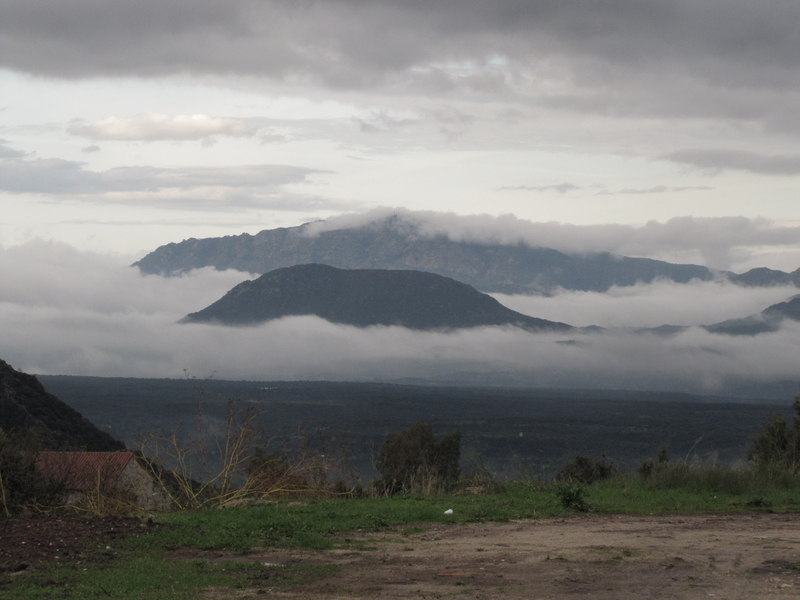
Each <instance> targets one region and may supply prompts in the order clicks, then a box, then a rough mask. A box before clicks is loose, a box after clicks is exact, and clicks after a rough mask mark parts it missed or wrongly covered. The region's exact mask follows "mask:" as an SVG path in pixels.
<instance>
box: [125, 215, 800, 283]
mask: <svg viewBox="0 0 800 600" xmlns="http://www.w3.org/2000/svg"><path fill="white" fill-rule="evenodd" d="M312 225H313V224H310V223H306V224H305V225H301V226H299V227H290V228H280V229H269V230H264V231H261V232H260V233H257V234H256V235H250V234H246V233H245V234H242V235H236V236H226V237H221V238H205V239H194V238H192V239H188V240H184V241H182V242H180V243H172V244H167V245H165V246H161V247H160V248H158V249H156V250H155V251H153V252H151V253H150V254H148V255H147V256H145V257H144V258H142V259H141V260H140V261H138V262H136V263H134V266H137V267H139V269H140V270H141V271H142V273H147V274H158V275H173V274H179V273H183V272H186V271H190V270H192V269H197V268H202V267H209V266H211V267H214V268H216V269H218V270H225V269H237V270H239V271H245V272H249V273H267V272H269V271H272V270H275V269H279V268H283V267H289V266H293V265H299V264H309V263H317V264H325V265H330V266H333V267H339V268H343V269H409V270H419V271H427V272H430V273H436V274H438V275H443V276H445V277H451V278H452V279H455V280H457V281H461V282H463V283H468V284H469V285H472V286H473V287H475V288H476V289H478V290H481V291H483V292H490V293H491V292H499V293H507V294H520V293H522V294H524V293H547V292H548V291H551V290H554V289H556V288H559V287H560V288H564V289H567V290H582V291H598V292H605V291H607V290H608V289H609V288H611V287H612V286H615V285H616V286H630V285H634V284H636V283H637V282H644V283H649V282H652V281H653V280H654V279H657V278H661V279H666V280H670V281H675V282H678V283H686V282H689V281H691V280H692V279H699V280H702V281H709V280H712V279H715V278H726V277H727V278H728V279H730V280H731V281H733V282H735V283H738V284H740V285H746V286H772V285H787V284H794V285H796V286H798V287H800V269H798V270H797V271H794V272H793V273H784V272H783V271H775V270H772V269H764V268H760V269H753V270H751V271H748V272H747V273H744V274H742V275H736V274H734V273H718V272H714V271H711V270H710V269H707V268H706V267H703V266H698V265H680V264H672V263H667V262H664V261H660V260H652V259H647V258H630V257H623V256H617V255H613V254H610V253H608V252H601V253H590V254H581V255H577V254H576V255H570V254H565V253H563V252H559V251H558V250H553V249H551V248H541V247H538V248H534V247H530V246H526V245H522V244H517V245H501V244H481V243H472V242H457V241H453V240H450V239H449V238H447V237H446V236H444V235H438V236H435V237H425V236H424V235H421V234H419V233H418V232H417V231H416V230H415V229H414V227H413V225H410V224H409V223H407V222H404V221H403V220H402V219H401V218H399V217H390V218H388V219H385V220H384V221H380V222H376V223H372V224H370V225H367V226H362V227H357V228H352V229H339V230H335V231H323V232H321V233H318V234H313V228H312Z"/></svg>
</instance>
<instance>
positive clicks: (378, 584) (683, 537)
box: [215, 513, 800, 600]
mask: <svg viewBox="0 0 800 600" xmlns="http://www.w3.org/2000/svg"><path fill="white" fill-rule="evenodd" d="M348 539H350V540H351V543H350V549H344V550H336V551H332V552H320V553H313V552H303V553H287V552H285V551H269V550H265V551H263V552H260V553H258V560H263V562H268V563H272V564H278V565H280V564H286V563H297V562H306V563H309V562H310V563H335V564H340V565H342V571H341V576H340V577H337V578H332V579H327V580H322V581H318V582H316V583H314V584H311V585H310V586H307V587H305V588H304V589H303V590H302V592H292V593H287V592H278V591H273V590H270V589H269V587H268V586H265V587H264V588H263V589H259V590H249V592H251V593H252V592H256V593H260V594H262V596H261V597H277V598H287V599H295V598H309V599H314V598H319V599H330V600H339V599H345V598H422V599H430V598H478V599H483V598H485V599H488V598H506V599H518V598H519V599H521V598H525V599H526V600H527V599H537V600H545V599H553V600H556V599H558V600H561V599H564V600H566V599H570V600H571V599H573V598H602V599H609V600H610V599H615V600H616V599H620V598H637V599H639V598H659V599H662V598H663V599H669V598H676V599H677V598H680V599H694V598H704V599H707V598H725V599H728V600H732V599H739V598H741V599H747V600H757V599H760V598H793V597H794V598H800V515H794V514H791V515H787V514H766V513H760V514H745V515H714V516H674V517H630V516H588V517H577V518H574V519H569V520H566V521H562V520H543V521H524V522H512V523H503V524H496V523H491V524H480V525H473V526H466V527H448V526H423V527H420V528H419V530H418V531H416V532H409V531H408V530H405V532H404V531H403V530H402V529H396V530H392V531H389V532H386V531H384V532H381V533H378V534H364V535H358V536H353V535H352V534H349V535H348ZM353 548H356V549H353ZM251 558H253V557H251ZM274 568H276V569H279V568H281V567H279V566H276V567H274ZM215 597H219V596H216V595H215Z"/></svg>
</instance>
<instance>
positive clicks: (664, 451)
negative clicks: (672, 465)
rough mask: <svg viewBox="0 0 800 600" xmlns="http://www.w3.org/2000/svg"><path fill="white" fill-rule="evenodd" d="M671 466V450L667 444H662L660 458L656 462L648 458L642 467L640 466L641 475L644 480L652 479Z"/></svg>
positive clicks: (659, 450) (659, 451) (659, 449)
mask: <svg viewBox="0 0 800 600" xmlns="http://www.w3.org/2000/svg"><path fill="white" fill-rule="evenodd" d="M667 464H669V448H668V447H667V445H666V444H661V446H659V448H658V456H657V457H656V459H655V460H653V459H652V458H648V459H647V460H645V461H644V462H643V463H642V464H641V465H639V475H641V476H642V478H643V479H650V477H651V476H652V475H653V474H654V473H657V472H658V471H659V470H661V469H663V468H664V467H665V466H666V465H667Z"/></svg>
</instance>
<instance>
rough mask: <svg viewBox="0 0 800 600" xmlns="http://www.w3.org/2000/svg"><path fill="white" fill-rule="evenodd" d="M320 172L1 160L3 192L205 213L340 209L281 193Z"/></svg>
mask: <svg viewBox="0 0 800 600" xmlns="http://www.w3.org/2000/svg"><path fill="white" fill-rule="evenodd" d="M0 148H2V147H1V146H0ZM12 156H14V155H12ZM319 172H320V171H315V170H312V169H306V168H302V167H292V166H285V165H242V166H235V167H175V168H166V167H150V166H142V167H116V168H112V169H108V170H107V171H99V172H97V171H90V170H88V169H86V168H85V166H84V165H83V164H82V163H78V162H74V161H68V160H62V159H57V158H50V159H41V158H40V159H29V160H23V159H19V158H11V159H6V160H0V191H5V192H14V193H33V194H50V195H64V194H69V195H72V196H78V197H81V198H82V199H85V200H91V201H100V200H102V201H103V202H119V203H132V204H141V203H145V202H148V201H150V202H154V203H156V204H160V203H167V204H169V205H170V206H171V207H176V206H183V207H185V208H203V209H209V208H211V209H213V207H214V206H218V207H219V208H222V207H225V208H231V207H235V206H245V205H259V204H260V205H265V206H270V207H271V208H275V209H282V208H291V209H298V208H306V209H313V208H320V207H324V206H336V202H335V201H329V200H322V199H320V198H316V197H312V196H303V195H300V194H290V193H288V192H284V191H283V190H281V186H283V185H287V184H293V183H302V182H304V181H306V179H307V178H308V176H309V175H311V174H313V173H319Z"/></svg>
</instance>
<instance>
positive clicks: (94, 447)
mask: <svg viewBox="0 0 800 600" xmlns="http://www.w3.org/2000/svg"><path fill="white" fill-rule="evenodd" d="M0 429H2V430H3V431H4V432H6V433H10V434H14V433H25V432H28V431H33V432H34V433H35V435H36V436H37V439H38V441H39V443H41V445H42V447H43V448H45V449H48V450H86V451H92V452H105V451H113V450H124V449H125V445H124V444H123V443H122V442H119V441H117V440H115V439H114V438H113V437H111V436H110V435H109V434H107V433H105V432H103V431H100V430H99V429H98V428H97V427H95V426H94V425H92V424H91V423H90V422H89V421H87V420H86V419H84V418H83V417H82V416H81V414H80V413H79V412H77V411H76V410H74V409H73V408H70V407H69V406H67V405H66V404H64V403H63V402H62V401H61V400H59V399H58V398H56V397H55V396H53V395H52V394H49V393H48V392H47V391H46V390H45V389H44V387H43V386H42V384H41V383H39V381H38V380H37V379H36V377H34V376H33V375H28V374H27V373H22V372H20V371H16V370H15V369H13V368H12V367H11V366H10V365H8V363H6V362H4V361H2V360H0Z"/></svg>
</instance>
